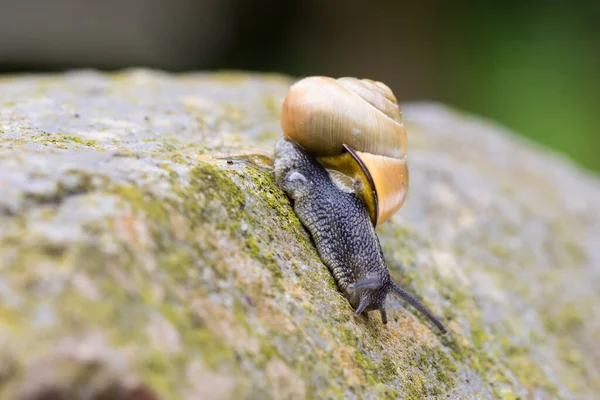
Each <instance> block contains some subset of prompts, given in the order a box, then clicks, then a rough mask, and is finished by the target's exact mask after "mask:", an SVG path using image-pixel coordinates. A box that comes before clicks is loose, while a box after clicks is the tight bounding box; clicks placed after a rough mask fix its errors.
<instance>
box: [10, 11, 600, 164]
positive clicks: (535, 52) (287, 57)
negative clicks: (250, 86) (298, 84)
mask: <svg viewBox="0 0 600 400" xmlns="http://www.w3.org/2000/svg"><path fill="white" fill-rule="evenodd" d="M130 66H144V67H151V68H161V69H166V70H170V71H188V70H208V69H210V70H215V69H242V70H255V71H271V72H281V73H287V74H292V75H297V76H303V75H329V76H334V77H338V76H357V77H368V78H372V79H377V80H381V81H383V82H385V83H387V84H388V85H389V86H390V87H391V88H392V90H393V91H394V93H395V94H396V95H397V97H398V99H399V100H400V101H402V102H404V101H419V100H433V101H439V102H443V103H446V104H449V105H451V106H454V107H458V108H460V109H463V110H466V111H469V112H474V113H477V114H480V115H482V116H484V117H488V118H491V119H494V120H496V121H498V122H500V123H502V124H504V125H505V126H507V127H509V128H511V129H513V130H515V131H517V132H519V133H521V134H524V135H526V136H529V137H531V138H533V139H535V140H537V141H538V142H541V143H543V144H546V145H548V146H551V147H553V148H555V149H557V150H558V151H560V152H562V153H563V154H565V155H567V156H568V157H571V158H572V159H573V160H575V161H576V162H578V163H579V164H581V165H583V166H585V167H586V168H589V169H592V170H595V171H600V157H599V156H598V149H600V83H599V82H598V72H599V71H600V1H583V2H560V1H547V0H541V1H503V2H492V1H455V2H446V1H443V0H432V1H420V2H415V1H402V0H394V1H392V0H390V1H385V0H371V1H358V0H347V1H342V0H331V1H317V0H304V1H300V0H289V1H276V0H267V1H249V0H196V1H194V0H98V1H92V0H89V1H85V2H82V1H78V0H0V72H27V71H51V70H52V71H54V70H64V69H71V68H82V67H84V68H86V67H93V68H101V69H107V70H111V69H119V68H123V67H130Z"/></svg>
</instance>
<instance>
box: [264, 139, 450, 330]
mask: <svg viewBox="0 0 600 400" xmlns="http://www.w3.org/2000/svg"><path fill="white" fill-rule="evenodd" d="M274 172H275V182H276V184H277V185H278V186H279V187H280V188H282V189H283V190H284V191H285V192H286V194H287V195H288V196H289V197H290V198H291V199H292V200H293V203H294V212H295V213H296V215H297V216H298V219H299V220H300V222H301V223H302V224H303V225H304V226H305V227H306V229H307V230H308V231H309V232H310V234H311V236H312V238H313V241H314V243H315V246H316V249H317V252H318V254H319V257H320V258H321V260H322V261H323V263H324V264H325V265H326V266H327V267H328V268H329V271H330V272H331V274H332V275H333V277H334V279H335V281H336V283H337V285H338V287H339V289H340V290H341V292H342V293H343V295H344V296H345V297H346V298H347V299H348V300H349V301H350V304H351V305H352V306H353V307H354V308H355V309H356V314H357V315H360V314H362V313H363V312H369V311H373V310H379V311H380V312H381V319H382V321H383V323H384V324H385V323H387V316H386V311H385V299H386V297H387V295H388V293H390V291H391V292H393V293H394V294H396V295H398V296H400V297H402V298H404V299H405V300H406V301H407V302H409V303H410V304H411V305H412V306H413V307H415V308H416V309H417V310H419V311H420V312H421V313H423V314H424V315H425V316H426V317H428V318H429V319H430V320H431V321H432V322H433V323H434V324H435V325H436V326H437V327H438V328H439V329H440V330H441V331H442V332H443V333H446V332H447V331H446V328H445V327H444V326H443V325H442V324H441V323H440V322H439V321H438V320H437V319H436V318H435V317H434V316H433V315H432V313H431V312H430V311H429V310H428V309H427V308H426V307H425V306H424V305H423V304H422V303H420V302H419V301H418V300H417V299H416V298H415V297H414V296H413V295H411V294H410V293H408V292H406V291H405V290H404V289H402V288H401V287H399V286H398V285H397V284H396V283H394V282H393V281H392V279H391V277H390V274H389V271H388V269H387V266H386V264H385V259H384V257H383V252H382V250H381V246H380V244H379V239H378V237H377V234H376V232H375V228H374V227H373V224H372V223H371V220H370V218H369V213H368V211H367V209H366V207H365V205H364V204H363V203H362V201H361V200H360V199H359V197H358V196H357V195H356V194H354V193H348V192H345V191H342V190H340V189H339V188H338V187H337V186H336V185H335V183H334V182H333V181H332V180H331V177H330V176H329V174H328V173H327V171H326V170H325V169H324V168H323V167H322V166H321V165H320V164H319V163H318V162H317V161H316V160H315V159H314V158H313V157H312V156H310V155H309V154H308V153H307V152H306V151H304V150H303V149H302V148H301V147H300V146H298V145H296V144H295V143H293V142H291V141H288V140H285V139H280V140H279V141H278V142H277V143H276V145H275V162H274Z"/></svg>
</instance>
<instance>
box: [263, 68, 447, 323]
mask: <svg viewBox="0 0 600 400" xmlns="http://www.w3.org/2000/svg"><path fill="white" fill-rule="evenodd" d="M281 125H282V130H283V136H284V137H283V138H280V139H279V140H278V141H277V142H276V144H275V157H274V173H275V182H276V184H277V186H279V187H280V188H282V189H283V191H284V192H285V193H286V194H287V196H288V197H289V198H290V199H291V200H292V202H293V208H294V212H295V214H296V215H297V216H298V219H299V220H300V222H301V223H302V224H303V225H304V226H305V227H306V229H307V230H308V231H309V233H310V235H311V237H312V239H313V242H314V243H315V247H316V249H317V252H318V254H319V257H320V258H321V260H322V261H323V263H324V264H325V265H326V266H327V267H328V269H329V271H330V272H331V274H332V275H333V277H334V279H335V281H336V283H337V286H338V288H339V289H340V291H341V292H342V294H343V295H344V296H345V297H346V298H347V299H348V300H349V302H350V304H351V305H352V307H353V308H355V314H356V315H361V314H363V313H368V312H370V311H375V310H378V311H379V312H380V314H381V320H382V322H383V324H387V313H386V309H385V299H386V297H387V295H388V294H389V293H390V292H392V293H394V294H396V295H397V296H399V297H401V298H403V299H405V300H406V301H407V302H408V303H409V304H411V305H412V306H413V307H415V308H416V309H417V310H418V311H420V312H421V313H422V314H423V315H425V316H426V317H427V318H428V319H429V320H430V321H432V322H433V324H435V325H436V326H437V327H438V329H440V331H442V333H444V334H445V333H447V330H446V328H445V327H444V325H443V324H442V323H441V322H440V321H439V320H438V319H437V318H436V317H435V316H434V315H433V314H432V313H431V311H429V309H428V308H427V307H426V306H425V305H423V304H422V303H421V302H420V301H419V300H417V298H416V297H415V296H413V295H412V294H410V293H408V292H407V291H405V290H404V289H402V288H401V287H400V286H399V285H398V284H396V283H395V282H394V281H393V280H392V279H391V277H390V274H389V270H388V268H387V265H386V263H385V259H384V255H383V251H382V249H381V245H380V243H379V238H378V237H377V233H376V231H375V228H376V227H377V226H378V225H380V224H381V223H383V222H384V221H386V220H387V219H389V218H390V217H391V216H392V215H394V213H395V212H396V211H397V210H398V209H399V208H400V207H401V206H402V204H403V203H404V199H405V197H406V192H407V188H408V168H407V163H406V148H407V138H406V132H405V129H404V126H403V124H402V117H401V113H400V108H399V106H398V104H397V101H396V98H395V97H394V95H393V93H392V91H391V90H390V89H389V88H388V87H387V86H386V85H384V84H383V83H381V82H375V81H371V80H358V79H355V78H340V79H337V80H336V79H333V78H328V77H308V78H304V79H302V80H300V81H298V82H296V83H295V84H294V85H292V86H291V88H290V89H289V91H288V93H287V95H286V98H285V101H284V103H283V112H282V118H281Z"/></svg>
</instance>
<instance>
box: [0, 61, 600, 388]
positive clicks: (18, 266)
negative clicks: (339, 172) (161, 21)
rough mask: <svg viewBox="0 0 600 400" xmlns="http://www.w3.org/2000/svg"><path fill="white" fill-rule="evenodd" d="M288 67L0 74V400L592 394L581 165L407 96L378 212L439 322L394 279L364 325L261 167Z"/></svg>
mask: <svg viewBox="0 0 600 400" xmlns="http://www.w3.org/2000/svg"><path fill="white" fill-rule="evenodd" d="M291 82H292V80H291V79H289V78H285V77H279V76H267V75H245V74H200V73H199V74H187V75H169V74H166V73H162V72H158V71H146V70H132V71H124V72H122V73H117V74H101V73H97V72H94V71H77V72H71V73H66V74H62V75H33V76H5V77H2V78H0V193H1V195H0V255H1V258H0V398H2V399H4V398H7V399H8V398H21V399H41V398H44V397H43V396H44V395H45V396H48V395H49V394H60V395H63V396H66V398H75V396H78V395H81V396H83V397H81V398H103V397H102V396H108V397H107V398H114V397H115V396H117V395H122V397H123V398H132V399H133V398H136V399H152V398H169V399H171V398H173V399H197V398H224V399H229V398H249V399H250V398H252V399H254V398H261V399H263V398H350V399H352V398H356V399H358V398H373V399H375V398H382V397H383V398H385V397H386V396H387V397H390V398H408V399H421V398H457V399H458V398H461V399H462V398H503V399H516V398H522V399H525V398H527V399H529V398H532V399H548V398H563V399H589V398H593V397H594V395H595V394H597V393H599V392H600V346H599V345H598V343H600V306H599V304H600V293H599V292H598V288H599V287H600V181H599V180H598V177H595V176H591V175H589V174H587V173H585V172H582V171H581V170H579V169H578V168H577V167H575V166H574V165H572V164H571V163H570V162H568V161H566V160H564V159H562V158H560V157H558V156H556V155H554V154H551V153H550V152H549V151H548V150H546V149H541V148H538V147H537V146H534V145H532V144H531V143H528V142H526V141H524V140H521V139H518V138H516V137H515V136H513V135H512V134H511V133H510V132H506V131H505V130H504V129H503V128H502V127H500V126H497V125H495V124H493V123H490V122H488V121H483V120H481V119H478V118H476V117H474V116H471V115H467V114H463V113H459V112H456V111H453V110H450V109H448V108H446V107H444V106H442V105H437V104H407V105H405V106H404V107H403V114H404V118H405V123H406V126H407V128H408V132H409V144H410V148H409V162H410V164H409V166H410V174H411V185H410V191H409V195H408V199H407V202H406V204H405V206H404V207H403V208H402V209H401V210H400V212H399V213H398V214H397V215H396V216H395V217H394V218H392V220H391V221H389V222H387V223H385V224H384V225H382V226H381V227H380V228H379V229H378V232H379V235H380V238H381V241H382V245H383V247H384V252H385V256H386V259H387V262H388V265H389V268H390V271H391V274H392V276H393V278H394V279H395V280H397V281H398V282H399V283H401V284H402V285H403V286H405V287H406V288H407V289H410V290H411V291H413V292H415V293H417V294H418V296H419V297H420V298H421V299H422V300H423V301H424V302H425V303H426V304H427V305H428V306H429V307H430V308H431V309H432V310H433V311H434V312H435V313H436V314H438V315H440V316H442V318H443V320H444V321H445V322H446V324H447V326H448V327H449V328H450V331H451V333H450V335H448V336H447V337H440V336H439V335H437V334H436V332H435V330H430V329H429V325H428V324H427V321H425V320H424V319H423V318H422V317H421V316H419V315H418V314H416V313H414V312H413V311H412V310H411V309H410V308H404V307H403V305H404V304H402V303H401V302H400V301H399V300H396V299H390V300H389V302H388V315H389V317H390V323H389V324H388V325H387V326H386V327H384V326H382V325H381V323H380V321H379V317H378V316H376V315H372V316H370V317H369V319H364V318H356V317H355V316H354V315H353V313H352V308H351V307H350V306H349V304H348V302H347V301H346V300H345V299H344V298H343V296H342V295H341V294H340V293H339V292H338V291H337V289H336V287H335V284H334V282H333V279H332V278H331V276H330V275H329V273H328V271H327V269H326V267H325V266H324V265H323V264H322V263H321V262H320V260H319V258H318V257H317V255H316V252H315V250H314V247H313V245H312V243H311V241H310V238H309V237H308V235H307V233H306V232H305V231H304V229H303V228H302V226H301V225H300V223H299V222H298V220H297V218H296V217H295V215H294V214H293V212H292V210H291V207H290V204H289V202H288V200H287V198H286V197H285V196H284V195H283V193H282V192H281V191H280V190H279V189H277V188H276V187H275V186H274V182H273V177H272V174H271V170H270V168H271V162H270V158H269V157H270V155H271V152H272V146H273V143H274V141H275V140H276V138H277V137H279V135H280V128H279V112H280V104H281V101H282V99H283V96H284V95H285V91H286V89H287V87H288V86H289V84H290V83H291ZM228 160H229V161H231V162H228ZM69 396H71V397H69ZM86 396H87V397H86ZM111 396H112V397H111ZM136 396H137V397H136Z"/></svg>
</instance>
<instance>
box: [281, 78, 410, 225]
mask: <svg viewBox="0 0 600 400" xmlns="http://www.w3.org/2000/svg"><path fill="white" fill-rule="evenodd" d="M281 125H282V129H283V132H284V136H285V137H286V138H287V139H289V140H293V141H294V142H296V143H298V144H299V145H300V146H302V147H303V148H304V149H305V150H306V151H308V152H309V153H310V154H312V155H313V156H315V157H317V159H319V161H321V162H322V163H323V164H324V165H325V166H326V167H327V168H333V169H336V170H338V171H340V172H342V173H344V174H347V175H349V176H355V177H357V178H358V179H359V180H360V181H362V182H364V186H365V189H364V190H363V191H361V192H359V193H358V194H359V195H360V196H361V197H362V199H363V201H364V203H365V204H366V206H367V208H368V209H369V212H370V214H371V219H372V220H373V223H374V224H375V225H378V224H380V223H382V222H383V221H385V220H386V219H388V218H390V217H391V216H392V215H393V214H394V213H395V212H396V211H397V210H398V209H399V208H400V207H401V206H402V204H403V202H404V199H405V196H406V191H407V189H408V168H407V164H406V150H407V137H406V131H405V129H404V125H403V123H402V114H401V112H400V107H399V106H398V103H397V100H396V97H395V96H394V94H393V93H392V91H391V90H390V89H389V88H388V87H387V86H386V85H385V84H383V83H381V82H377V81H373V80H368V79H356V78H339V79H333V78H328V77H321V76H317V77H309V78H305V79H302V80H300V81H298V82H296V83H295V84H294V85H293V86H292V87H291V88H290V90H289V92H288V94H287V96H286V99H285V101H284V104H283V112H282V120H281Z"/></svg>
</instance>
